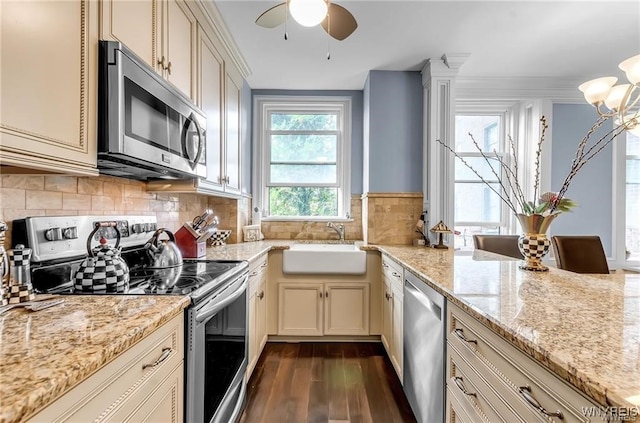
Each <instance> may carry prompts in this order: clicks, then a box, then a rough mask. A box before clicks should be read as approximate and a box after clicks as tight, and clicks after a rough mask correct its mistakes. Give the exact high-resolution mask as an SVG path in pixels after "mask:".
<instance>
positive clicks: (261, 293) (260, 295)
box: [258, 291, 264, 299]
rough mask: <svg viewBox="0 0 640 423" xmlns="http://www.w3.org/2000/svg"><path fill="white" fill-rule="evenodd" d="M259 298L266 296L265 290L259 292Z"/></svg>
mask: <svg viewBox="0 0 640 423" xmlns="http://www.w3.org/2000/svg"><path fill="white" fill-rule="evenodd" d="M258 298H260V299H263V298H264V291H260V293H259V294H258Z"/></svg>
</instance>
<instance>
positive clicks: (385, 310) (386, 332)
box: [380, 277, 393, 357]
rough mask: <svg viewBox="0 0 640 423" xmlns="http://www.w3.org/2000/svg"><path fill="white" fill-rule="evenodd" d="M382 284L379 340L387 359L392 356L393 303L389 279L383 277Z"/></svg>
mask: <svg viewBox="0 0 640 423" xmlns="http://www.w3.org/2000/svg"><path fill="white" fill-rule="evenodd" d="M382 279H383V284H382V332H381V334H380V338H381V340H382V345H384V348H385V349H386V350H387V354H388V355H389V357H391V356H392V355H393V351H392V348H393V301H392V293H391V285H390V283H389V279H387V278H386V277H383V278H382Z"/></svg>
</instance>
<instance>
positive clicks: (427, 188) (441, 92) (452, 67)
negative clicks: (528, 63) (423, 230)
mask: <svg viewBox="0 0 640 423" xmlns="http://www.w3.org/2000/svg"><path fill="white" fill-rule="evenodd" d="M468 57H469V55H468V54H445V55H443V56H442V58H440V59H427V61H426V64H425V65H424V67H423V68H422V85H423V86H424V128H423V137H424V148H423V151H424V153H423V154H424V157H423V163H424V166H423V184H422V186H423V191H424V192H423V194H424V199H425V204H424V207H425V210H427V211H428V212H429V216H428V218H429V228H430V227H432V226H433V225H435V224H437V223H438V222H439V221H440V220H442V221H444V223H445V224H446V225H447V226H449V227H450V228H453V223H454V220H453V206H454V202H453V198H454V191H453V190H454V183H453V181H454V167H453V165H454V161H453V159H454V156H453V155H452V154H451V153H450V152H449V151H447V150H446V149H445V148H444V147H443V146H441V145H440V144H438V143H437V142H436V140H440V141H442V142H443V143H445V144H446V145H448V146H450V147H451V148H453V146H454V143H455V117H456V112H455V99H456V96H455V80H456V77H457V75H458V70H459V69H460V67H461V66H462V65H463V64H464V62H465V61H466V59H467V58H468ZM427 229H428V228H427Z"/></svg>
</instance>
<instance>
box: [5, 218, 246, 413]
mask: <svg viewBox="0 0 640 423" xmlns="http://www.w3.org/2000/svg"><path fill="white" fill-rule="evenodd" d="M96 221H114V222H116V225H115V227H116V228H117V229H118V231H119V232H120V235H121V242H120V246H122V247H123V250H122V258H123V259H124V260H125V262H126V263H127V264H128V266H129V275H130V280H129V286H128V288H127V289H126V290H125V291H123V292H107V291H106V290H105V291H104V292H100V291H93V292H76V291H75V290H74V284H73V282H72V276H73V275H74V274H75V270H77V269H78V267H79V265H80V262H81V261H82V260H83V259H84V257H85V256H86V251H87V238H88V236H89V234H90V233H91V232H92V229H93V228H94V223H95V222H96ZM156 227H157V222H156V217H155V216H51V217H45V216H38V217H29V218H26V219H20V220H14V221H13V231H12V235H13V238H12V244H13V245H16V244H19V243H20V244H24V245H25V246H27V247H30V248H32V249H33V254H32V257H33V258H32V262H31V279H32V282H33V286H34V289H35V290H36V291H37V292H39V293H52V294H76V293H79V294H82V295H90V294H91V295H99V294H109V295H124V294H135V295H188V296H189V297H190V298H191V305H190V306H189V307H188V308H187V309H186V310H185V363H184V364H185V386H184V388H185V389H184V391H185V422H189V423H211V422H215V423H230V422H235V421H237V420H238V418H239V416H240V413H241V411H242V408H243V406H244V399H245V393H246V391H245V389H246V388H245V374H246V370H247V362H248V359H247V354H248V346H247V344H248V342H247V283H248V278H249V266H248V263H247V262H246V261H232V260H185V261H184V263H183V264H182V266H181V268H180V269H179V270H178V272H179V274H177V275H176V274H174V271H173V270H171V271H166V269H152V268H149V267H148V266H147V265H148V263H149V259H148V256H149V255H148V254H147V253H146V251H147V250H145V249H144V248H143V245H144V244H145V243H146V242H147V241H148V240H149V238H150V237H151V235H152V234H153V233H154V231H155V230H156ZM103 229H104V230H101V231H99V232H98V233H96V234H95V237H94V238H93V239H92V240H90V241H89V242H90V243H91V244H93V245H96V244H97V242H98V239H99V238H100V237H102V236H104V237H105V238H107V239H108V240H109V244H113V242H114V240H115V239H117V235H116V233H115V230H114V229H113V228H111V227H105V228H103ZM174 278H175V279H174ZM168 279H171V280H172V281H174V280H175V282H174V283H168Z"/></svg>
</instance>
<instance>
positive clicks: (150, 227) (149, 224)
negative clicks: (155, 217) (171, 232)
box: [147, 223, 158, 232]
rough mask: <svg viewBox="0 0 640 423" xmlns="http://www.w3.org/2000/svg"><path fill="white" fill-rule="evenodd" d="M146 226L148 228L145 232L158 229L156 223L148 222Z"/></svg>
mask: <svg viewBox="0 0 640 423" xmlns="http://www.w3.org/2000/svg"><path fill="white" fill-rule="evenodd" d="M147 228H148V229H149V230H148V231H147V232H155V231H156V229H158V225H157V224H155V223H148V224H147Z"/></svg>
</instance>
